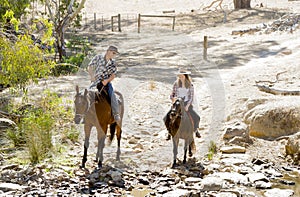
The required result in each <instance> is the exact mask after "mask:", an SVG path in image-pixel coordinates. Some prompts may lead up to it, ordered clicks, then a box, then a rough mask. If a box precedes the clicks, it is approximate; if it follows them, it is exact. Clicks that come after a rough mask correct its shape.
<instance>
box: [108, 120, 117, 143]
mask: <svg viewBox="0 0 300 197" xmlns="http://www.w3.org/2000/svg"><path fill="white" fill-rule="evenodd" d="M116 126H117V123H113V124H111V125H110V126H109V130H110V136H109V142H108V144H109V145H110V144H111V142H112V141H113V139H114V137H115V132H116Z"/></svg>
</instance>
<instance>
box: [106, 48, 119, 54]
mask: <svg viewBox="0 0 300 197" xmlns="http://www.w3.org/2000/svg"><path fill="white" fill-rule="evenodd" d="M107 50H108V51H114V52H116V53H117V54H119V51H118V48H117V47H115V46H109V47H108V49H107Z"/></svg>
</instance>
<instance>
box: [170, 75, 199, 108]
mask: <svg viewBox="0 0 300 197" xmlns="http://www.w3.org/2000/svg"><path fill="white" fill-rule="evenodd" d="M178 88H179V85H178V83H177V81H175V83H174V84H173V89H172V93H171V95H170V99H172V98H176V97H178ZM186 100H187V104H190V105H192V103H193V100H194V86H193V84H191V86H190V87H189V88H188V91H187V95H186Z"/></svg>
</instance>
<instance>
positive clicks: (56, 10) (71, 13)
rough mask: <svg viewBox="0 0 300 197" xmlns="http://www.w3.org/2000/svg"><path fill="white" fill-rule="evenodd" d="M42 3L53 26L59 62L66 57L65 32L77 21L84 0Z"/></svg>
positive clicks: (50, 0) (58, 0)
mask: <svg viewBox="0 0 300 197" xmlns="http://www.w3.org/2000/svg"><path fill="white" fill-rule="evenodd" d="M42 2H44V3H45V6H46V8H47V14H48V15H49V19H50V21H52V23H53V26H54V37H55V38H56V49H57V52H58V55H59V61H61V60H62V58H63V56H65V55H66V53H65V41H64V35H65V31H66V29H67V28H68V27H69V26H70V24H71V23H72V22H74V20H75V19H76V18H77V19H78V17H79V13H80V11H81V10H82V8H83V7H84V4H85V2H86V0H43V1H42Z"/></svg>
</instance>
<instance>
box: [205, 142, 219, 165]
mask: <svg viewBox="0 0 300 197" xmlns="http://www.w3.org/2000/svg"><path fill="white" fill-rule="evenodd" d="M216 153H217V145H216V143H215V142H214V141H210V142H209V146H208V153H207V158H208V159H209V160H212V159H213V156H214V154H216Z"/></svg>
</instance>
